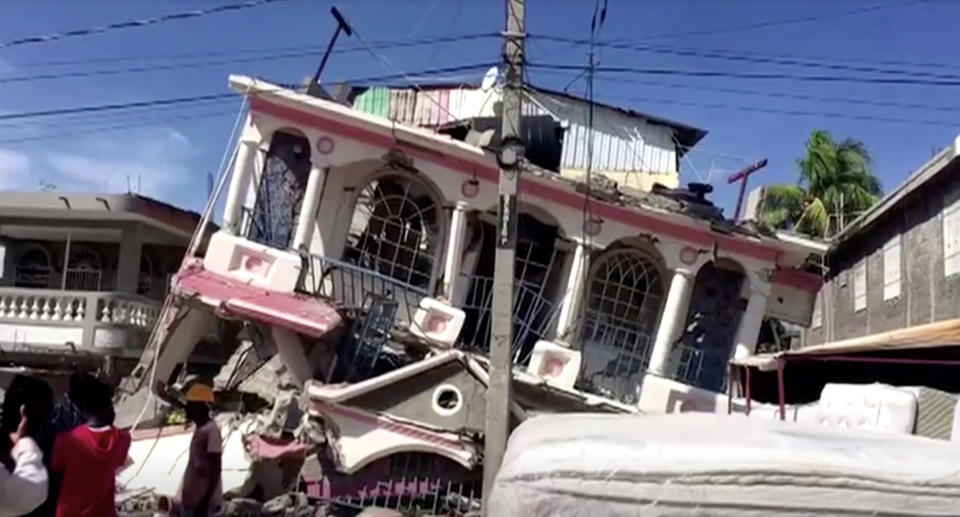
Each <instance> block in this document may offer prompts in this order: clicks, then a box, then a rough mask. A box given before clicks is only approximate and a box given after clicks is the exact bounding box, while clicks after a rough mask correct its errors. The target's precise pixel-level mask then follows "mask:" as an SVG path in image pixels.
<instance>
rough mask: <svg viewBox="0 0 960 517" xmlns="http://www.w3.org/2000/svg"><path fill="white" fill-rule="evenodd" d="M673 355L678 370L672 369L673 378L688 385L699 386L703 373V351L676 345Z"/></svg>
mask: <svg viewBox="0 0 960 517" xmlns="http://www.w3.org/2000/svg"><path fill="white" fill-rule="evenodd" d="M672 353H673V357H674V358H675V360H676V368H675V369H673V368H671V370H672V371H673V372H674V374H673V378H674V379H675V380H678V381H680V382H683V383H686V384H693V385H696V384H698V383H699V382H700V374H701V373H703V358H704V352H703V350H701V349H699V348H694V347H691V346H684V345H679V344H678V345H674V348H673V352H672Z"/></svg>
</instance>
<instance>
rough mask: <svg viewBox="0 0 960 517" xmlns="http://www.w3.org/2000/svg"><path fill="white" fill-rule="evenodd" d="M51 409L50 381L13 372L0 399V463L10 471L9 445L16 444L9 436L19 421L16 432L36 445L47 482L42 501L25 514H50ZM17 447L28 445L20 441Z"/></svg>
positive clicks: (48, 516) (40, 516)
mask: <svg viewBox="0 0 960 517" xmlns="http://www.w3.org/2000/svg"><path fill="white" fill-rule="evenodd" d="M52 410H53V390H51V389H50V385H49V384H47V382H46V381H44V380H42V379H38V378H36V377H31V376H27V375H17V376H15V377H14V378H13V380H12V381H11V382H10V386H9V388H8V389H7V393H6V395H5V397H4V400H3V413H2V415H0V428H2V429H3V432H2V433H0V463H3V464H4V465H5V466H6V467H7V471H8V472H12V471H14V469H15V467H14V464H13V463H12V462H11V460H13V456H12V455H11V453H12V452H15V451H14V450H13V447H15V446H16V444H15V443H13V439H12V438H13V436H14V432H15V431H16V430H17V429H18V428H19V427H20V425H25V426H26V429H25V431H24V432H23V433H20V436H28V437H29V438H30V439H31V441H32V442H33V443H34V444H35V445H36V446H37V447H39V449H40V456H41V461H42V462H43V466H44V469H45V472H46V473H47V477H48V482H47V483H46V484H45V486H46V490H47V493H46V494H44V501H43V502H42V503H41V504H40V505H39V506H35V507H34V509H33V510H31V511H30V512H29V513H26V514H25V515H26V517H52V516H53V501H52V499H51V498H50V488H51V486H50V485H51V483H50V482H49V481H50V479H49V473H50V457H51V454H52V451H53V440H54V432H53V427H52V426H51V425H50V413H51V411H52ZM24 422H26V423H24ZM25 443H26V442H25ZM21 447H28V446H27V445H22V446H21ZM31 448H32V447H31ZM17 452H19V451H17ZM21 515H24V514H21Z"/></svg>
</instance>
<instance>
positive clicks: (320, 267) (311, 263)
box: [298, 253, 430, 326]
mask: <svg viewBox="0 0 960 517" xmlns="http://www.w3.org/2000/svg"><path fill="white" fill-rule="evenodd" d="M301 256H302V257H303V264H304V267H303V271H302V272H301V274H300V282H299V285H298V290H299V291H300V292H303V293H306V294H312V295H316V296H323V297H325V298H328V299H330V300H331V301H333V302H334V303H336V304H337V305H339V306H341V307H343V308H345V309H348V310H358V311H362V310H363V309H364V302H365V300H367V299H368V296H369V295H377V296H379V297H382V298H385V299H387V300H392V301H395V302H397V314H396V321H395V324H396V325H401V326H407V325H409V324H410V322H412V321H413V315H414V314H415V313H416V311H417V307H419V306H420V300H422V299H424V298H426V297H427V296H430V293H429V292H428V291H427V290H426V289H423V288H421V287H416V286H412V285H409V284H406V283H404V282H401V281H400V280H397V279H395V278H393V277H390V276H387V275H384V274H382V273H378V272H376V271H371V270H369V269H365V268H363V267H360V266H357V265H355V264H350V263H347V262H342V261H339V260H334V259H331V258H327V257H323V256H320V255H314V254H310V253H301Z"/></svg>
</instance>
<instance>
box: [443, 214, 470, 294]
mask: <svg viewBox="0 0 960 517" xmlns="http://www.w3.org/2000/svg"><path fill="white" fill-rule="evenodd" d="M466 237H467V205H466V203H464V202H462V201H458V202H457V206H456V207H454V209H453V214H452V215H451V216H450V239H449V240H448V241H447V253H446V255H445V257H444V262H443V299H444V300H446V301H447V302H451V303H452V302H453V300H455V299H456V297H455V293H454V290H455V288H456V285H457V278H458V277H459V276H460V264H461V261H462V260H463V244H464V240H465V239H466Z"/></svg>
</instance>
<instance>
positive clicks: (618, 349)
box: [581, 248, 663, 403]
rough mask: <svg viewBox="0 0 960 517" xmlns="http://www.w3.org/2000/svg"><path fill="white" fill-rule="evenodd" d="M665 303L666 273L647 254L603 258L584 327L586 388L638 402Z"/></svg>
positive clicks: (623, 253)
mask: <svg viewBox="0 0 960 517" xmlns="http://www.w3.org/2000/svg"><path fill="white" fill-rule="evenodd" d="M662 304H663V282H662V280H661V277H660V270H659V268H658V267H657V265H656V264H655V262H654V261H653V259H651V258H650V257H649V256H648V255H647V254H646V253H644V252H642V251H640V250H638V249H634V248H626V249H620V250H616V251H612V252H608V253H606V254H604V255H602V256H600V258H599V260H598V261H597V262H596V264H595V266H594V267H593V271H592V273H591V275H590V283H589V294H588V299H587V311H586V320H585V321H584V324H583V327H582V329H583V339H582V340H581V343H582V345H581V346H582V353H583V372H582V374H581V382H582V383H583V384H584V386H583V388H584V389H586V390H589V391H592V392H595V393H598V394H600V395H604V396H607V397H611V398H615V399H619V400H621V401H623V402H626V403H635V402H636V401H637V397H636V392H637V385H638V384H639V383H640V382H641V380H642V376H643V374H644V372H645V371H646V368H647V365H648V363H649V360H650V351H651V347H652V346H653V339H654V333H655V331H656V329H657V320H658V319H659V316H660V310H661V306H662Z"/></svg>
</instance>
